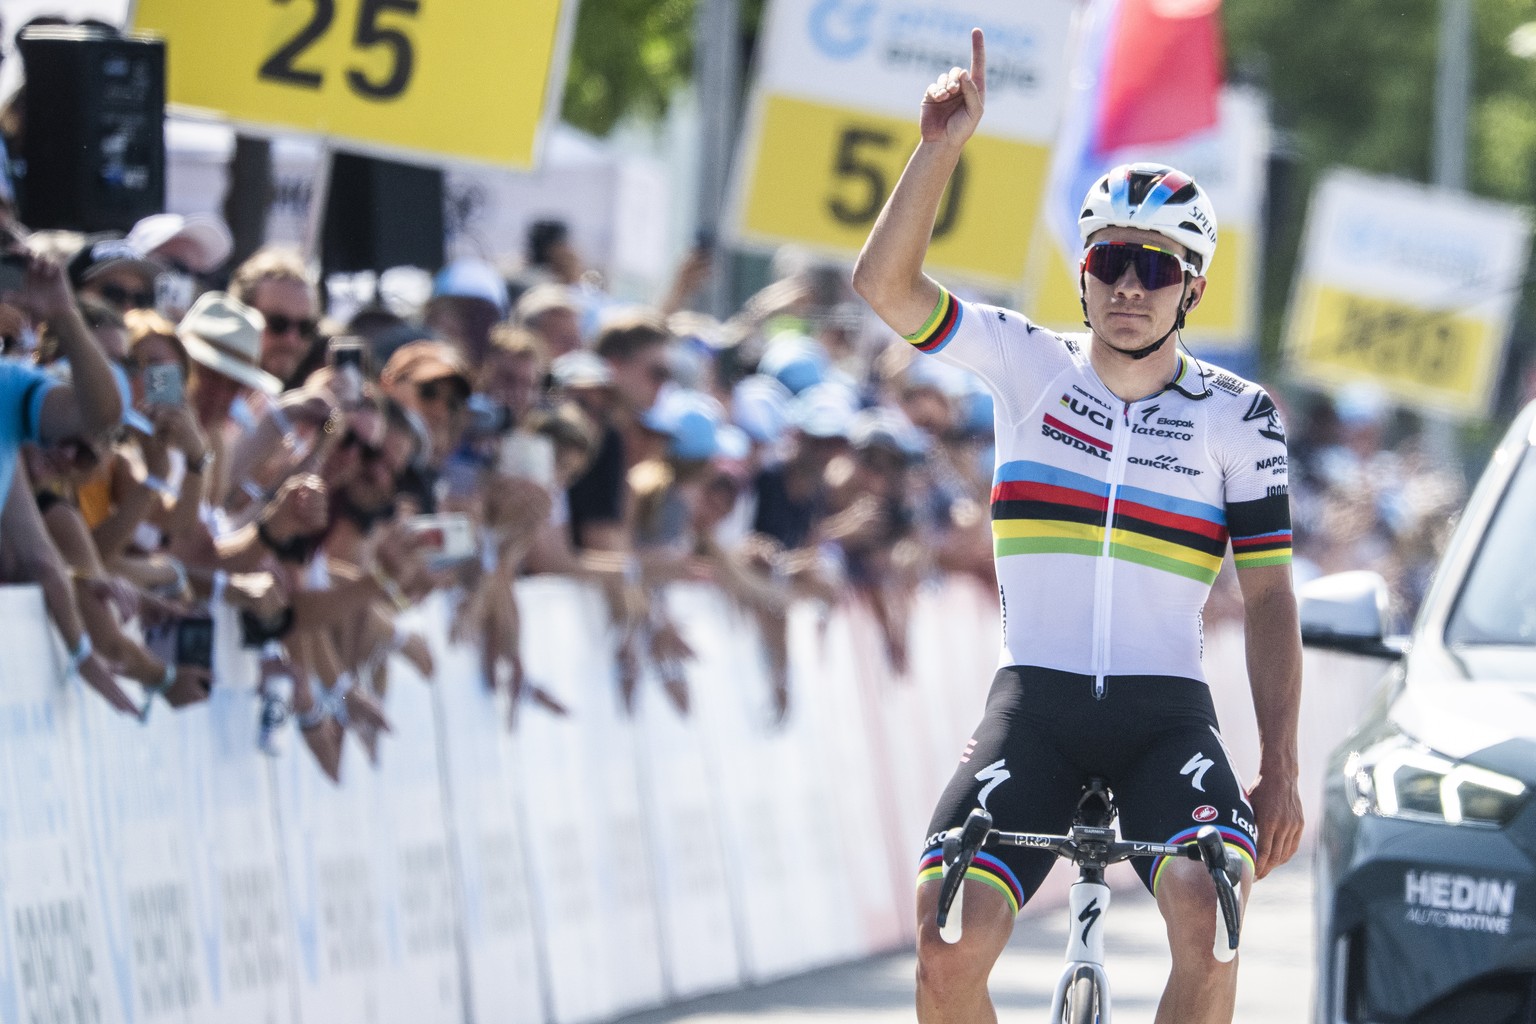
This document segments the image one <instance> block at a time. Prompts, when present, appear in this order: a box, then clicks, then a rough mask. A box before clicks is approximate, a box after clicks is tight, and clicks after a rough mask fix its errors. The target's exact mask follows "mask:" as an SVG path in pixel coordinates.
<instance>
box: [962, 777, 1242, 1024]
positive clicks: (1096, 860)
mask: <svg viewBox="0 0 1536 1024" xmlns="http://www.w3.org/2000/svg"><path fill="white" fill-rule="evenodd" d="M1094 802H1097V803H1098V804H1099V806H1098V807H1097V808H1095V807H1094V806H1093V803H1094ZM1116 815H1117V809H1116V807H1115V804H1114V798H1113V796H1112V795H1111V794H1110V793H1109V791H1108V789H1107V788H1106V787H1105V786H1104V785H1103V783H1102V782H1100V781H1099V780H1094V781H1093V782H1092V783H1091V784H1090V785H1089V786H1088V787H1086V788H1085V790H1084V793H1083V797H1082V799H1081V800H1080V801H1079V803H1078V817H1079V820H1078V821H1077V822H1075V823H1074V824H1073V825H1072V828H1071V829H1070V830H1069V833H1068V834H1067V835H1064V836H1054V835H1041V834H1036V833H1029V832H999V831H997V830H995V829H993V828H992V816H991V815H990V814H988V813H987V812H986V811H985V810H983V809H982V808H980V807H978V808H976V809H975V810H973V811H971V813H970V816H969V817H968V818H967V819H966V822H965V825H964V826H962V827H961V828H958V829H951V830H950V832H949V833H948V834H947V835H946V836H945V837H944V875H943V888H942V889H941V890H940V893H939V906H938V914H937V919H938V925H939V935H940V937H941V938H943V940H944V941H945V942H949V943H955V942H959V941H960V936H961V918H962V917H963V895H962V894H963V893H964V891H965V890H964V886H963V885H961V883H962V882H963V881H964V878H965V872H966V870H967V869H968V868H969V867H970V865H971V862H972V861H973V860H974V859H975V856H976V854H977V852H979V851H980V850H981V849H982V848H983V847H984V846H1023V847H1028V848H1030V849H1036V850H1048V851H1050V852H1051V853H1054V854H1056V855H1057V856H1058V857H1061V858H1063V859H1065V860H1070V861H1072V862H1073V863H1074V864H1076V865H1077V868H1078V880H1077V881H1076V882H1074V883H1073V884H1072V887H1071V889H1070V890H1069V893H1068V914H1069V918H1068V929H1067V952H1066V961H1067V962H1066V966H1065V967H1064V968H1063V969H1062V973H1061V977H1060V979H1059V980H1058V981H1057V983H1056V991H1055V995H1054V996H1053V997H1052V1000H1051V1020H1052V1021H1053V1022H1056V1021H1060V1020H1062V1016H1063V1011H1064V1010H1065V1008H1066V1000H1067V999H1068V992H1069V990H1070V989H1071V988H1072V986H1073V983H1074V982H1075V981H1076V980H1077V979H1078V978H1079V977H1081V973H1082V972H1083V971H1087V972H1088V973H1089V974H1090V975H1091V977H1092V985H1093V988H1094V989H1096V990H1097V992H1098V1003H1099V1011H1098V1016H1097V1020H1098V1021H1099V1022H1100V1024H1109V1021H1110V1005H1109V977H1108V974H1107V973H1106V972H1105V970H1104V927H1105V920H1104V919H1105V917H1106V916H1107V914H1108V912H1109V905H1110V897H1111V891H1110V888H1109V886H1108V885H1107V884H1106V883H1105V881H1104V870H1105V869H1106V868H1107V867H1108V866H1109V865H1111V864H1115V863H1118V862H1120V861H1122V860H1128V859H1130V858H1132V857H1187V858H1189V859H1191V860H1199V861H1203V862H1204V863H1205V865H1206V868H1207V870H1208V871H1209V872H1210V875H1211V880H1212V882H1213V883H1215V886H1216V895H1217V903H1218V912H1217V915H1216V941H1215V944H1214V948H1213V949H1212V954H1213V955H1214V956H1215V958H1216V959H1217V960H1218V961H1220V962H1222V963H1226V962H1228V961H1230V960H1231V959H1232V958H1233V957H1235V956H1236V955H1237V944H1238V936H1239V933H1240V930H1241V928H1242V912H1241V907H1240V905H1239V903H1238V900H1237V894H1236V889H1235V887H1234V879H1233V878H1232V874H1231V870H1230V868H1229V867H1228V864H1227V851H1226V846H1225V845H1224V844H1223V842H1222V838H1221V833H1220V832H1218V831H1217V830H1216V829H1215V828H1214V827H1213V826H1209V825H1207V826H1206V827H1205V828H1202V829H1201V830H1200V832H1199V834H1198V835H1197V836H1196V841H1195V842H1193V843H1189V844H1185V845H1169V844H1167V843H1138V842H1127V841H1125V840H1122V839H1119V838H1118V837H1117V836H1116V835H1115V830H1114V828H1113V825H1114V820H1115V817H1116ZM1082 819H1087V821H1084V820H1082Z"/></svg>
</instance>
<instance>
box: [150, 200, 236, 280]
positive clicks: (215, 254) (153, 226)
mask: <svg viewBox="0 0 1536 1024" xmlns="http://www.w3.org/2000/svg"><path fill="white" fill-rule="evenodd" d="M127 242H128V244H129V245H131V246H133V247H134V248H136V249H138V250H139V251H140V252H142V253H144V254H145V255H146V256H148V257H149V258H150V259H155V254H156V252H157V251H158V250H159V249H161V248H163V247H165V246H168V245H170V244H171V243H172V242H183V243H185V245H186V246H187V247H188V249H189V250H190V251H191V252H192V253H193V254H194V255H193V257H192V259H191V260H184V261H183V262H185V263H186V266H187V269H188V270H192V271H195V272H197V273H199V274H208V273H212V272H213V271H215V270H217V269H218V268H219V267H221V266H223V265H224V261H225V260H227V259H229V254H230V253H231V252H233V251H234V248H235V240H234V239H233V238H232V237H230V234H229V228H227V227H225V226H224V222H223V221H222V220H220V219H219V218H217V217H214V216H212V215H210V214H206V213H194V214H190V215H187V216H183V215H181V214H179V213H155V214H151V215H149V216H148V217H145V218H144V219H143V220H141V221H139V222H138V223H137V224H135V225H134V226H133V230H131V231H129V232H128V238H127Z"/></svg>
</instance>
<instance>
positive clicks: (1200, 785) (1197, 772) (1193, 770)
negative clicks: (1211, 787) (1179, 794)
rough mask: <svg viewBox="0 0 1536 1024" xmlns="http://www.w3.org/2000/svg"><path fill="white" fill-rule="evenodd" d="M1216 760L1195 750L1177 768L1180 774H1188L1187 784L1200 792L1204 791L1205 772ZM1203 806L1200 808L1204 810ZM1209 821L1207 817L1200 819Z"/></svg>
mask: <svg viewBox="0 0 1536 1024" xmlns="http://www.w3.org/2000/svg"><path fill="white" fill-rule="evenodd" d="M1215 764H1216V762H1215V761H1213V760H1211V759H1210V758H1208V757H1206V756H1205V754H1204V753H1203V752H1197V753H1196V754H1195V756H1194V757H1192V758H1190V759H1189V760H1188V761H1186V762H1184V767H1183V768H1180V769H1179V774H1180V775H1188V776H1189V784H1190V785H1191V786H1194V787H1195V788H1196V789H1198V790H1199V791H1200V792H1202V793H1204V792H1205V773H1206V772H1208V771H1210V770H1211V767H1212V766H1213V765H1215ZM1204 809H1205V808H1203V807H1202V808H1201V810H1204ZM1202 820H1204V821H1209V820H1210V819H1209V818H1205V819H1202Z"/></svg>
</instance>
